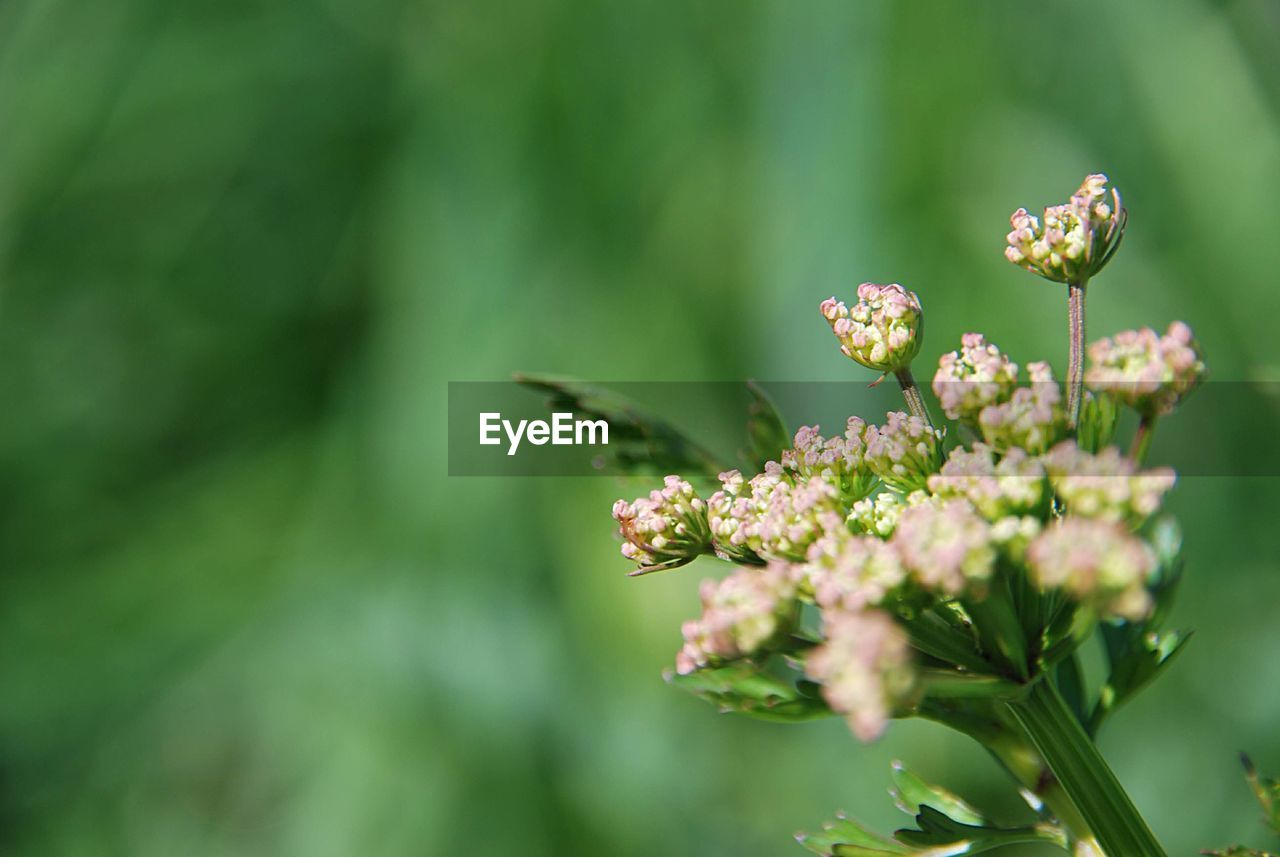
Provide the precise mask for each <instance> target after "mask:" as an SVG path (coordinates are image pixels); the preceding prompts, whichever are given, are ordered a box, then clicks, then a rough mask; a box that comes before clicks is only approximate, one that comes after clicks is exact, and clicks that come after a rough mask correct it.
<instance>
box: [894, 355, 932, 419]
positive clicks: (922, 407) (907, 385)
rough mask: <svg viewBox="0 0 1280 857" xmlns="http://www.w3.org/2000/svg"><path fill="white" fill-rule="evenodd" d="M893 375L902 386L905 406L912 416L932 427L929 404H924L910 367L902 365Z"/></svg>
mask: <svg viewBox="0 0 1280 857" xmlns="http://www.w3.org/2000/svg"><path fill="white" fill-rule="evenodd" d="M893 375H894V377H895V378H897V379H898V386H899V387H901V388H902V395H903V398H905V399H906V400H907V408H908V409H909V410H910V411H911V414H912V416H916V417H919V418H920V419H922V420H924V421H925V423H926V424H927V425H928V426H929V428H933V420H932V419H931V418H930V416H929V406H928V405H927V404H925V401H924V396H923V395H922V394H921V393H920V388H919V387H918V386H917V385H916V379H915V376H914V375H912V374H911V367H910V366H903V367H902V368H901V369H898V370H897V371H895V372H894V373H893Z"/></svg>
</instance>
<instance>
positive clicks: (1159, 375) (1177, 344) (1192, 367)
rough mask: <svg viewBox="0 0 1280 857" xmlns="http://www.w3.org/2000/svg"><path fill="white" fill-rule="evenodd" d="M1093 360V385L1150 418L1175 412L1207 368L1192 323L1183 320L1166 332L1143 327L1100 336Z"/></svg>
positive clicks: (1087, 377)
mask: <svg viewBox="0 0 1280 857" xmlns="http://www.w3.org/2000/svg"><path fill="white" fill-rule="evenodd" d="M1089 361H1090V364H1091V365H1090V367H1089V370H1088V371H1087V372H1086V373H1085V376H1084V378H1085V383H1086V384H1088V386H1089V389H1091V390H1094V391H1095V392H1107V393H1110V394H1111V395H1112V396H1114V397H1115V398H1116V399H1118V400H1119V401H1121V402H1124V403H1125V404H1127V405H1129V406H1130V407H1131V408H1133V409H1134V410H1136V411H1138V412H1139V413H1141V414H1142V415H1143V416H1147V417H1154V416H1161V415H1164V414H1168V413H1171V412H1172V411H1173V409H1174V408H1175V407H1177V405H1178V402H1180V401H1181V400H1182V399H1183V398H1185V397H1186V396H1187V394H1189V393H1190V392H1191V391H1192V390H1194V389H1195V388H1196V387H1197V386H1199V384H1200V382H1201V381H1202V380H1203V379H1204V376H1205V372H1206V369H1205V363H1204V359H1203V358H1202V357H1201V355H1200V346H1199V345H1198V344H1197V343H1196V340H1195V337H1194V336H1193V335H1192V333H1191V328H1190V327H1188V326H1187V325H1186V324H1184V323H1183V322H1180V321H1175V322H1174V323H1173V324H1171V325H1169V329H1168V331H1166V332H1165V334H1164V336H1160V335H1159V334H1157V333H1156V332H1155V331H1154V330H1152V329H1151V328H1149V327H1144V328H1141V329H1140V330H1126V331H1124V332H1122V333H1117V334H1116V335H1115V336H1113V337H1107V338H1105V339H1099V340H1098V341H1097V342H1094V343H1093V344H1091V345H1090V346H1089Z"/></svg>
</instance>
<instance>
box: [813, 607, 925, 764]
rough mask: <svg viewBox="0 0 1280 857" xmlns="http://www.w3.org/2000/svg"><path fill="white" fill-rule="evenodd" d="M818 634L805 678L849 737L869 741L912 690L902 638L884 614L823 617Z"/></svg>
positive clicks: (839, 613) (844, 613)
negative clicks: (815, 683) (819, 690)
mask: <svg viewBox="0 0 1280 857" xmlns="http://www.w3.org/2000/svg"><path fill="white" fill-rule="evenodd" d="M823 634H824V636H825V637H826V642H824V643H823V644H822V645H821V646H819V647H818V648H817V649H815V650H814V651H813V652H812V653H811V654H810V655H809V657H808V659H807V660H806V661H805V672H806V673H807V674H808V675H809V677H810V678H812V679H813V680H814V681H818V682H821V683H822V695H823V696H824V697H825V698H826V700H827V703H828V704H829V705H830V706H831V708H832V710H833V711H837V712H839V713H841V714H843V715H845V719H846V720H847V721H848V723H849V728H850V729H851V730H853V734H854V735H856V736H858V738H860V739H861V740H863V741H873V740H875V739H876V738H878V737H879V736H880V734H881V733H882V732H884V728H885V725H886V724H887V723H888V722H889V718H890V717H891V716H892V714H893V712H894V709H895V708H897V707H898V706H899V705H902V704H903V703H905V702H907V701H908V700H909V699H910V698H911V696H912V691H913V690H914V687H915V683H916V681H915V673H914V671H913V670H912V668H911V651H910V643H909V641H908V639H907V635H906V634H905V633H903V631H902V630H901V629H900V628H898V626H897V625H895V624H894V623H893V620H892V619H890V618H889V616H888V615H887V614H885V613H883V612H880V611H864V612H855V611H846V610H841V611H832V612H829V613H826V614H824V620H823Z"/></svg>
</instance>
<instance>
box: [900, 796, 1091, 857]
mask: <svg viewBox="0 0 1280 857" xmlns="http://www.w3.org/2000/svg"><path fill="white" fill-rule="evenodd" d="M916 826H917V827H918V828H919V830H899V831H897V832H896V833H894V838H896V839H897V840H898V841H899V842H902V843H903V844H905V845H908V846H911V847H912V848H915V849H916V850H914V851H909V852H907V853H909V854H918V855H922V857H924V855H929V857H946V855H953V854H981V853H982V852H984V851H990V850H992V849H994V848H1002V847H1004V846H1005V845H1016V844H1021V843H1028V842H1050V843H1053V844H1054V845H1057V846H1059V847H1061V848H1063V849H1066V848H1067V847H1068V842H1067V836H1066V834H1065V833H1064V832H1063V831H1062V829H1061V828H1059V827H1056V826H1054V825H1050V824H1037V825H1029V826H1026V827H991V826H988V825H981V824H964V823H962V822H959V821H956V820H955V819H953V818H948V817H947V816H946V815H945V814H943V813H941V812H939V811H938V810H936V809H934V808H933V807H931V806H922V807H921V808H920V814H919V815H917V816H916Z"/></svg>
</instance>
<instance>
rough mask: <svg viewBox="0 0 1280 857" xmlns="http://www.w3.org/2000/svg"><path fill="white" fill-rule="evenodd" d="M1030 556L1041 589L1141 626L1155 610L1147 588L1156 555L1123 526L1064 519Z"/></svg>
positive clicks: (1041, 538)
mask: <svg viewBox="0 0 1280 857" xmlns="http://www.w3.org/2000/svg"><path fill="white" fill-rule="evenodd" d="M1026 555H1027V566H1028V568H1029V569H1030V571H1031V576H1032V579H1033V580H1035V582H1036V583H1037V584H1039V585H1040V586H1043V587H1047V588H1061V589H1064V590H1066V591H1067V592H1068V593H1069V594H1071V595H1072V596H1074V597H1075V598H1077V599H1079V600H1080V601H1083V602H1086V603H1088V604H1090V605H1092V606H1093V607H1094V608H1095V609H1097V610H1098V612H1099V613H1100V614H1102V615H1104V616H1118V617H1121V618H1124V619H1130V620H1138V619H1141V618H1143V617H1144V616H1145V615H1146V614H1147V612H1148V611H1149V610H1150V609H1151V595H1150V594H1149V593H1148V592H1147V588H1146V585H1147V583H1148V581H1149V580H1150V579H1151V575H1152V574H1153V573H1154V572H1155V569H1156V557H1155V553H1154V552H1153V551H1152V550H1151V547H1150V546H1149V545H1147V543H1146V542H1144V541H1142V540H1141V539H1139V538H1137V537H1136V536H1133V535H1130V534H1129V532H1128V531H1127V530H1126V529H1125V528H1124V527H1123V526H1122V525H1120V524H1117V523H1115V522H1112V521H1104V520H1091V519H1088V518H1080V517H1070V516H1069V517H1066V518H1062V519H1060V520H1058V521H1055V522H1054V523H1053V524H1051V525H1050V526H1048V527H1047V528H1046V529H1045V530H1044V532H1043V533H1041V534H1040V535H1039V536H1037V537H1036V538H1035V539H1034V540H1033V541H1032V542H1031V544H1029V545H1028V546H1027V551H1026Z"/></svg>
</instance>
